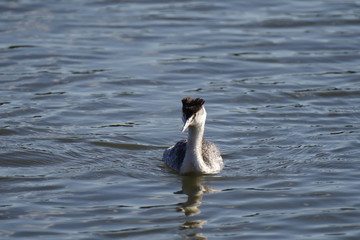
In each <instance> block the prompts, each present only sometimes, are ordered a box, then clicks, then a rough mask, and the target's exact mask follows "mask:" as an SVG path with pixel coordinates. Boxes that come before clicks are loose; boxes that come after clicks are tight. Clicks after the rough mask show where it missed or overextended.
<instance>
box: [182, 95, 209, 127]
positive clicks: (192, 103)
mask: <svg viewBox="0 0 360 240" xmlns="http://www.w3.org/2000/svg"><path fill="white" fill-rule="evenodd" d="M181 101H182V104H183V107H182V113H183V116H182V120H183V122H184V126H183V128H182V130H181V131H182V132H184V131H185V130H186V129H187V128H188V127H200V126H202V125H203V124H204V123H205V120H206V111H205V107H204V106H203V105H204V103H205V101H204V100H203V99H201V98H190V97H186V98H183V99H182V100H181Z"/></svg>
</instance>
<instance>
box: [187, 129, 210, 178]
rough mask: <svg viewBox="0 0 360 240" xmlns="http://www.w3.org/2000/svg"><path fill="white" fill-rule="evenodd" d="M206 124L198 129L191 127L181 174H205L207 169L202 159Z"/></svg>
mask: <svg viewBox="0 0 360 240" xmlns="http://www.w3.org/2000/svg"><path fill="white" fill-rule="evenodd" d="M204 129H205V124H203V125H201V126H198V127H192V126H191V127H189V135H188V141H187V144H186V153H185V158H184V162H183V165H182V167H181V170H180V171H181V173H188V172H203V171H205V169H206V168H207V166H206V165H205V163H204V159H203V157H202V142H203V138H204Z"/></svg>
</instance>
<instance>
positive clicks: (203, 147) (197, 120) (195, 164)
mask: <svg viewBox="0 0 360 240" xmlns="http://www.w3.org/2000/svg"><path fill="white" fill-rule="evenodd" d="M181 101H182V104H183V106H182V112H183V116H182V120H183V122H184V126H183V128H182V130H181V131H182V132H184V131H185V130H186V129H189V134H188V139H187V140H181V141H179V142H177V143H176V144H175V145H174V146H172V147H170V148H168V149H166V150H165V152H164V155H163V160H164V161H165V163H166V164H167V165H168V166H169V167H170V168H172V169H173V170H175V171H177V172H178V173H180V174H187V173H204V174H214V173H218V172H220V171H221V169H222V168H223V166H224V163H223V160H222V157H221V155H220V151H219V149H218V148H217V147H216V146H215V144H214V143H212V142H208V141H205V140H204V129H205V120H206V111H205V107H204V106H203V105H204V103H205V101H204V100H203V99H201V98H189V97H187V98H183V99H182V100H181Z"/></svg>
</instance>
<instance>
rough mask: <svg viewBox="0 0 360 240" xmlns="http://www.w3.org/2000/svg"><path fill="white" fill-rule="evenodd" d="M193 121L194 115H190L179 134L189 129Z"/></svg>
mask: <svg viewBox="0 0 360 240" xmlns="http://www.w3.org/2000/svg"><path fill="white" fill-rule="evenodd" d="M193 120H194V115H192V116H191V117H189V118H188V119H187V120H186V122H185V123H184V126H183V128H182V129H181V132H185V130H186V129H187V128H188V127H189V125H190V124H191V123H192V121H193Z"/></svg>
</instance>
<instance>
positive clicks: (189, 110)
mask: <svg viewBox="0 0 360 240" xmlns="http://www.w3.org/2000/svg"><path fill="white" fill-rule="evenodd" d="M181 101H182V104H183V108H182V110H183V113H184V114H185V117H186V119H188V118H189V117H191V116H192V115H193V114H194V113H197V112H198V111H199V110H200V109H201V107H202V105H204V103H205V101H204V99H201V98H190V97H186V98H183V99H182V100H181Z"/></svg>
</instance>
